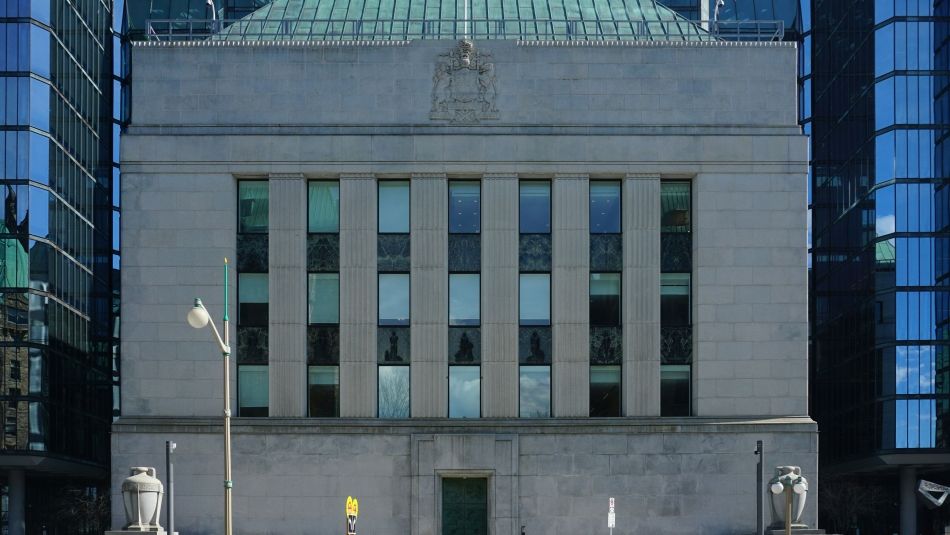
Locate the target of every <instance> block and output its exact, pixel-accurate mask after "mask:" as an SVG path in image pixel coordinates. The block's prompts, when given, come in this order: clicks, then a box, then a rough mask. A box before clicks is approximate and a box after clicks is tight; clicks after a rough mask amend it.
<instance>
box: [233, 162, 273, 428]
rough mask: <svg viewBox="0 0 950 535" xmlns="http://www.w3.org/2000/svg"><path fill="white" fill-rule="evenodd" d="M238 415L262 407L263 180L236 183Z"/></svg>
mask: <svg viewBox="0 0 950 535" xmlns="http://www.w3.org/2000/svg"><path fill="white" fill-rule="evenodd" d="M237 190H238V199H237V213H238V234H237V241H236V245H237V273H238V276H237V296H238V317H237V320H238V321H237V337H236V338H237V344H236V346H237V352H236V355H235V358H236V362H237V375H238V377H237V388H238V410H237V413H238V416H267V413H268V366H267V364H268V349H267V339H268V325H267V324H268V316H269V314H268V308H269V301H270V300H269V289H268V286H269V282H268V274H267V271H268V260H267V258H268V230H269V227H268V221H269V217H268V216H269V207H268V203H269V195H268V182H267V181H264V180H242V181H240V182H238V183H237Z"/></svg>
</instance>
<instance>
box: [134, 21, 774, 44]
mask: <svg viewBox="0 0 950 535" xmlns="http://www.w3.org/2000/svg"><path fill="white" fill-rule="evenodd" d="M784 35H785V23H784V22H783V21H780V20H776V21H688V20H686V19H675V20H636V21H621V20H551V19H543V20H542V19H537V20H533V19H532V20H528V19H518V20H501V19H467V20H463V19H404V20H394V19H378V20H375V19H315V20H298V19H287V20H273V19H271V20H261V19H258V20H255V19H249V18H244V19H238V20H199V19H184V20H182V19H177V20H170V19H154V20H149V21H147V39H148V40H149V41H202V40H213V41H409V40H417V39H463V38H470V39H476V40H482V39H518V40H522V41H615V40H616V41H755V42H769V41H781V40H782V39H783V37H784Z"/></svg>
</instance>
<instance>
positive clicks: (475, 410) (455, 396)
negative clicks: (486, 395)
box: [449, 366, 482, 418]
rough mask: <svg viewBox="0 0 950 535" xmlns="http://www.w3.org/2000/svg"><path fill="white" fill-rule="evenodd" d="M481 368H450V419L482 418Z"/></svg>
mask: <svg viewBox="0 0 950 535" xmlns="http://www.w3.org/2000/svg"><path fill="white" fill-rule="evenodd" d="M481 396H482V393H481V366H449V418H478V417H479V416H481Z"/></svg>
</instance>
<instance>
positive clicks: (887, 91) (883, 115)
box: [874, 78, 895, 130]
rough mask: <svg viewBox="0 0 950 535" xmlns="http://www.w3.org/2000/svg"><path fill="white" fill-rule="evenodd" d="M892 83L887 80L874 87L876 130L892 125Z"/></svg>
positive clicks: (891, 80) (892, 79)
mask: <svg viewBox="0 0 950 535" xmlns="http://www.w3.org/2000/svg"><path fill="white" fill-rule="evenodd" d="M894 81H895V78H888V79H886V80H882V81H880V82H878V83H877V84H875V85H874V127H875V128H877V129H878V130H880V129H882V128H886V127H888V126H890V125H892V124H894V120H895V119H894V112H895V110H894Z"/></svg>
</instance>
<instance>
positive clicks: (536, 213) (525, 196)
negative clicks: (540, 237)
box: [518, 181, 551, 234]
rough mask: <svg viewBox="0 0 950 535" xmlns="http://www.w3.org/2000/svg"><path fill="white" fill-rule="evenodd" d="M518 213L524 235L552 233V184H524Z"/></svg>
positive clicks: (522, 184)
mask: <svg viewBox="0 0 950 535" xmlns="http://www.w3.org/2000/svg"><path fill="white" fill-rule="evenodd" d="M518 213H519V219H520V222H521V233H522V234H547V233H549V232H551V183H550V182H534V181H532V182H522V183H521V192H520V205H519V212H518Z"/></svg>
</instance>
